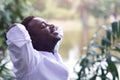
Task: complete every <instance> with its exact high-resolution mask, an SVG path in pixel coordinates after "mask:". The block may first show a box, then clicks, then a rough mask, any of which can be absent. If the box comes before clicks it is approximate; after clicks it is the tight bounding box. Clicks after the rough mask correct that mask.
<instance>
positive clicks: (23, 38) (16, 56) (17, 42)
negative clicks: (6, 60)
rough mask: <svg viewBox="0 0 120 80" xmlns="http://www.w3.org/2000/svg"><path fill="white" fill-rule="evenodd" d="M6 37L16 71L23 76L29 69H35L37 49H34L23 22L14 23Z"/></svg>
mask: <svg viewBox="0 0 120 80" xmlns="http://www.w3.org/2000/svg"><path fill="white" fill-rule="evenodd" d="M6 37H7V41H6V42H7V45H8V50H9V51H10V56H11V59H12V62H13V64H14V67H15V73H17V76H19V77H21V76H23V75H24V74H26V73H27V72H28V69H33V65H34V64H35V58H34V57H36V56H37V53H36V52H37V51H35V50H34V49H33V47H32V43H31V39H30V36H29V34H28V31H27V30H26V28H25V27H24V26H23V25H22V24H19V23H17V24H14V25H13V26H12V27H11V28H10V29H9V31H8V32H7V34H6ZM29 64H31V66H30V65H29ZM31 71H32V70H31ZM21 72H22V73H21Z"/></svg>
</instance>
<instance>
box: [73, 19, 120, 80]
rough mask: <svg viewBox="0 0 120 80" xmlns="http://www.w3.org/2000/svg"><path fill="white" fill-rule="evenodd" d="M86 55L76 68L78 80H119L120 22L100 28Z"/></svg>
mask: <svg viewBox="0 0 120 80" xmlns="http://www.w3.org/2000/svg"><path fill="white" fill-rule="evenodd" d="M86 53H87V54H86V55H85V56H84V57H83V58H82V59H81V60H80V61H78V63H77V64H76V66H75V72H76V73H77V75H78V78H77V79H76V80H98V79H99V80H119V74H120V73H118V66H120V56H119V55H120V21H115V22H113V23H112V24H111V25H103V26H101V27H99V29H98V30H97V31H96V33H95V34H94V35H93V37H92V39H91V40H90V43H89V44H88V46H87V49H86ZM78 68H79V69H78ZM76 69H77V70H76Z"/></svg>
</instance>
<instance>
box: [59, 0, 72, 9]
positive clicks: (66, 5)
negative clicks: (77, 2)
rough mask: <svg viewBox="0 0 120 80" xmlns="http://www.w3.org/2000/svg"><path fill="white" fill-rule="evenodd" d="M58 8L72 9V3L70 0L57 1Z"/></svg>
mask: <svg viewBox="0 0 120 80" xmlns="http://www.w3.org/2000/svg"><path fill="white" fill-rule="evenodd" d="M57 6H58V7H61V8H65V9H71V7H72V3H71V2H70V1H69V0H57Z"/></svg>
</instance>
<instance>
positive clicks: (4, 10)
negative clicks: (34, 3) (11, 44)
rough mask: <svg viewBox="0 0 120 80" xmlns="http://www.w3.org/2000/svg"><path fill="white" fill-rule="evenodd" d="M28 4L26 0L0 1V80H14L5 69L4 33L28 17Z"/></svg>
mask: <svg viewBox="0 0 120 80" xmlns="http://www.w3.org/2000/svg"><path fill="white" fill-rule="evenodd" d="M28 8H30V4H29V2H28V1H27V0H0V80H14V77H13V75H12V73H11V71H10V70H9V69H8V68H7V67H6V65H7V63H8V62H9V60H7V59H6V58H7V54H6V43H5V32H6V31H7V29H8V28H9V26H10V25H11V24H13V23H16V22H20V21H21V20H22V19H23V18H24V17H25V16H27V15H29V11H28Z"/></svg>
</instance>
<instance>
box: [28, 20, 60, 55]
mask: <svg viewBox="0 0 120 80" xmlns="http://www.w3.org/2000/svg"><path fill="white" fill-rule="evenodd" d="M27 30H28V32H29V34H30V37H31V39H32V44H33V47H34V48H35V49H36V50H38V51H47V52H52V53H54V48H55V45H56V43H57V42H58V41H59V40H60V39H61V38H60V37H59V33H58V32H57V31H56V30H57V27H55V26H54V25H50V24H47V23H46V22H45V21H43V20H40V19H35V18H34V19H32V20H31V21H30V22H29V24H28V26H27Z"/></svg>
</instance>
